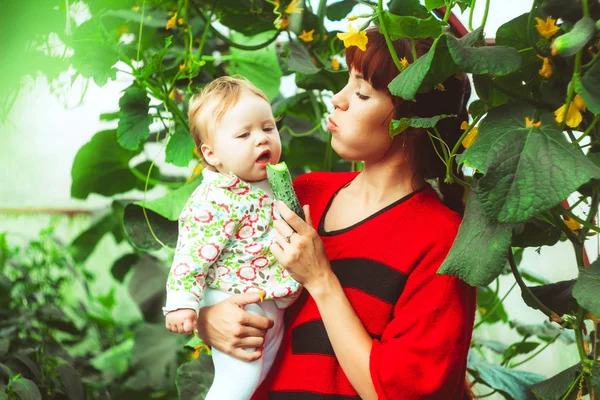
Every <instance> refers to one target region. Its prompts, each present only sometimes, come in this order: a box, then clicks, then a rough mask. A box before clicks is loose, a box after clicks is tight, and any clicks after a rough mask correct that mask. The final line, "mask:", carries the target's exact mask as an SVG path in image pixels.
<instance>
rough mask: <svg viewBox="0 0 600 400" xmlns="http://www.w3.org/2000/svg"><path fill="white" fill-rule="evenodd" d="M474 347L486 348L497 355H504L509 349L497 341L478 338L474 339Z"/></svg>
mask: <svg viewBox="0 0 600 400" xmlns="http://www.w3.org/2000/svg"><path fill="white" fill-rule="evenodd" d="M472 346H473V347H486V348H488V349H490V350H492V351H493V352H494V353H496V354H504V352H505V351H506V350H507V349H508V346H507V345H506V344H504V343H501V342H498V341H497V340H484V339H479V338H476V337H475V338H473V342H472Z"/></svg>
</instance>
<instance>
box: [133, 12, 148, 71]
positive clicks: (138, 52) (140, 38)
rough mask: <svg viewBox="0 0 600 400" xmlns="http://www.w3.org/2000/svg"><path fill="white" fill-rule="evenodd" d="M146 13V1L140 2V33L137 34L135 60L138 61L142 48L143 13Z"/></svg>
mask: <svg viewBox="0 0 600 400" xmlns="http://www.w3.org/2000/svg"><path fill="white" fill-rule="evenodd" d="M145 12H146V0H143V1H142V15H141V17H142V18H141V19H140V31H139V33H138V44H137V56H136V58H135V59H136V60H137V61H140V48H141V47H142V30H143V27H144V13H145Z"/></svg>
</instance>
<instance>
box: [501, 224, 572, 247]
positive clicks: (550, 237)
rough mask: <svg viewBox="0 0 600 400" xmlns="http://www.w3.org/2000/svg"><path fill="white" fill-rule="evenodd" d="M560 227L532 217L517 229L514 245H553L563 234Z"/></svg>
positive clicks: (513, 239)
mask: <svg viewBox="0 0 600 400" xmlns="http://www.w3.org/2000/svg"><path fill="white" fill-rule="evenodd" d="M561 233H562V232H561V230H560V228H557V227H556V226H554V225H552V224H550V223H548V222H546V221H543V220H541V219H537V218H530V219H529V220H528V221H527V222H526V223H525V224H523V225H520V226H518V227H517V228H516V229H515V232H514V235H513V238H512V246H515V247H539V246H553V245H555V244H556V243H557V242H558V241H559V239H560V236H561Z"/></svg>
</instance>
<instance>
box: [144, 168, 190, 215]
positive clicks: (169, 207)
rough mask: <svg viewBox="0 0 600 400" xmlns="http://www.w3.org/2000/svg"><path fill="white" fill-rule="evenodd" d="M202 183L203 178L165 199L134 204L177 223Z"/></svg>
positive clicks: (177, 190) (173, 192)
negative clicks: (187, 203)
mask: <svg viewBox="0 0 600 400" xmlns="http://www.w3.org/2000/svg"><path fill="white" fill-rule="evenodd" d="M201 182H202V178H199V179H195V180H194V181H192V182H190V183H188V184H187V185H185V186H182V187H180V188H178V189H176V190H174V191H172V192H169V193H167V194H166V195H164V196H163V197H159V198H158V199H154V200H147V201H146V202H145V203H144V202H143V201H136V202H135V203H134V204H136V205H138V206H140V207H142V206H145V207H146V208H147V209H149V210H152V211H154V212H155V213H157V214H159V215H161V216H163V217H165V218H167V219H168V220H170V221H177V219H178V218H179V215H180V214H181V211H183V206H184V205H185V203H186V201H187V199H188V198H189V197H190V196H191V195H192V193H193V192H194V190H196V188H197V187H198V185H200V183H201Z"/></svg>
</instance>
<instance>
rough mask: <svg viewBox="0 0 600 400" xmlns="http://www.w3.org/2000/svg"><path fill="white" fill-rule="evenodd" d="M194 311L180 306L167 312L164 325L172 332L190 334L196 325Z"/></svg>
mask: <svg viewBox="0 0 600 400" xmlns="http://www.w3.org/2000/svg"><path fill="white" fill-rule="evenodd" d="M196 318H197V317H196V311H194V310H192V309H190V308H180V309H179V310H175V311H171V312H169V313H168V314H167V317H166V321H165V325H166V326H167V329H168V330H169V331H171V332H173V333H185V334H190V333H192V332H193V331H194V327H195V326H196Z"/></svg>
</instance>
